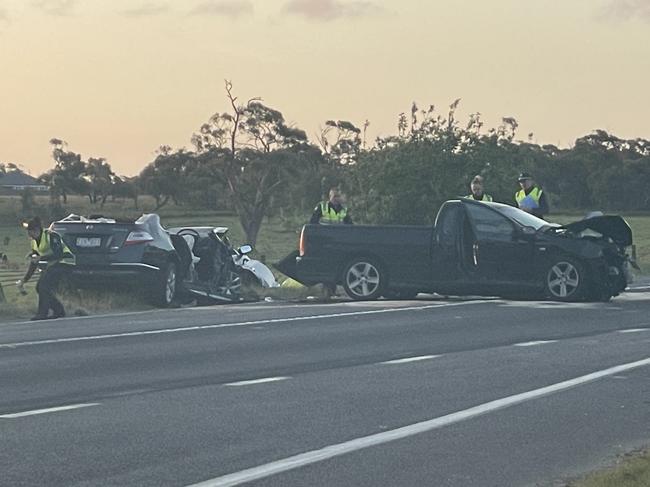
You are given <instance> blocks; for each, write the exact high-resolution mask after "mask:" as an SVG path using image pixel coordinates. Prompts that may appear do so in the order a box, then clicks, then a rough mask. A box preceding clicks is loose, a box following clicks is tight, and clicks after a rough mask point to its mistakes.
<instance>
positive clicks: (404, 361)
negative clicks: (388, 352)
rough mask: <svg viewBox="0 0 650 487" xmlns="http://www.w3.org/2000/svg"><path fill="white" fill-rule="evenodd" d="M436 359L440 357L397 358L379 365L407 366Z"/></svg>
mask: <svg viewBox="0 0 650 487" xmlns="http://www.w3.org/2000/svg"><path fill="white" fill-rule="evenodd" d="M436 357H440V355H420V356H419V357H406V358H398V359H395V360H387V361H386V362H380V363H381V364H382V365H397V364H408V363H409V362H420V361H422V360H429V359H432V358H436Z"/></svg>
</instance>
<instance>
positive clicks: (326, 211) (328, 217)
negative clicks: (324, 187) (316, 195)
mask: <svg viewBox="0 0 650 487" xmlns="http://www.w3.org/2000/svg"><path fill="white" fill-rule="evenodd" d="M320 212H321V217H320V220H319V223H327V224H331V223H343V220H344V219H345V217H346V216H347V214H348V209H347V208H346V207H345V206H343V207H341V211H339V212H338V213H337V212H335V211H334V209H332V208H330V205H329V201H322V202H321V204H320Z"/></svg>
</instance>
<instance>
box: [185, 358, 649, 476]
mask: <svg viewBox="0 0 650 487" xmlns="http://www.w3.org/2000/svg"><path fill="white" fill-rule="evenodd" d="M647 365H650V358H646V359H643V360H639V361H637V362H631V363H628V364H623V365H618V366H616V367H611V368H609V369H605V370H600V371H598V372H593V373H591V374H587V375H583V376H581V377H576V378H574V379H569V380H567V381H564V382H558V383H557V384H552V385H550V386H546V387H542V388H540V389H534V390H532V391H528V392H523V393H521V394H515V395H514V396H508V397H504V398H502V399H497V400H495V401H490V402H486V403H484V404H479V405H478V406H474V407H471V408H469V409H465V410H462V411H458V412H455V413H451V414H447V415H445V416H440V417H438V418H434V419H430V420H428V421H422V422H420V423H414V424H410V425H408V426H404V427H401V428H397V429H394V430H389V431H383V432H381V433H376V434H374V435H369V436H363V437H360V438H355V439H353V440H350V441H345V442H343V443H338V444H334V445H329V446H326V447H324V448H321V449H319V450H312V451H309V452H306V453H301V454H299V455H295V456H292V457H287V458H283V459H281V460H277V461H275V462H271V463H267V464H264V465H260V466H257V467H253V468H249V469H246V470H242V471H240V472H235V473H232V474H229V475H224V476H222V477H216V478H213V479H210V480H206V481H205V482H200V483H197V484H193V485H191V486H189V487H227V486H234V485H240V484H243V483H246V482H252V481H253V480H259V479H263V478H266V477H270V476H271V475H275V474H278V473H282V472H286V471H288V470H293V469H295V468H299V467H303V466H305V465H310V464H312V463H317V462H322V461H324V460H329V459H330V458H334V457H337V456H340V455H345V454H346V453H352V452H355V451H358V450H361V449H364V448H369V447H372V446H377V445H381V444H383V443H388V442H390V441H395V440H401V439H403V438H408V437H410V436H413V435H417V434H420V433H425V432H428V431H431V430H434V429H437V428H442V427H443V426H448V425H450V424H454V423H459V422H461V421H465V420H467V419H471V418H473V417H475V416H480V415H482V414H487V413H490V412H493V411H498V410H500V409H504V408H507V407H510V406H514V405H516V404H521V403H523V402H526V401H531V400H533V399H538V398H540V397H543V396H547V395H549V394H555V393H557V392H561V391H564V390H567V389H571V388H573V387H577V386H580V385H583V384H587V383H589V382H593V381H595V380H598V379H601V378H603V377H607V376H610V375H616V374H618V373H620V372H624V371H626V370H632V369H636V368H639V367H644V366H647Z"/></svg>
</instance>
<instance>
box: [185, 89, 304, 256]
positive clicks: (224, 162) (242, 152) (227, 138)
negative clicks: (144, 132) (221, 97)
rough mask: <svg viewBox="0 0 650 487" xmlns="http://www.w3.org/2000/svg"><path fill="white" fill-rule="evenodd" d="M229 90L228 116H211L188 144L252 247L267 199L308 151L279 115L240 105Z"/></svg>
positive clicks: (257, 104) (252, 102) (254, 102)
mask: <svg viewBox="0 0 650 487" xmlns="http://www.w3.org/2000/svg"><path fill="white" fill-rule="evenodd" d="M232 88H233V86H232V83H231V82H230V81H226V82H225V89H226V96H227V98H228V101H229V103H230V111H228V112H224V113H216V114H215V115H213V116H212V117H211V118H210V120H209V121H208V122H207V123H205V124H203V126H201V129H200V131H199V132H198V133H196V134H194V136H193V137H192V142H193V144H194V146H195V147H196V150H197V152H198V153H199V154H200V156H201V160H202V161H203V163H204V164H210V165H211V166H212V167H213V168H214V169H215V170H216V172H217V173H218V176H217V177H216V179H219V180H221V181H223V182H224V183H225V185H226V187H227V190H228V192H229V194H230V196H231V198H232V202H233V205H234V207H235V210H236V211H237V215H238V216H239V221H240V223H241V226H242V228H243V229H244V232H245V233H246V238H247V239H248V241H249V242H250V243H251V244H252V245H255V243H256V241H257V235H258V233H259V230H260V227H261V225H262V220H263V218H264V216H265V214H267V213H268V211H269V209H270V205H271V202H272V199H273V196H274V195H276V194H277V193H278V190H279V188H280V185H281V184H282V183H283V182H285V178H286V176H287V173H289V172H291V169H290V168H291V167H292V165H294V164H296V163H298V164H299V163H300V161H301V157H300V155H301V153H304V152H309V151H310V150H312V149H311V147H310V146H309V143H308V140H307V135H306V133H305V132H304V131H303V130H300V129H297V128H294V127H290V126H289V125H287V123H286V122H285V120H284V116H283V115H282V113H281V112H279V111H278V110H275V109H273V108H271V107H268V106H266V105H264V104H263V103H262V102H261V100H260V99H259V98H251V99H249V100H248V101H247V102H246V103H243V104H241V103H239V102H238V97H236V96H235V95H234V94H233V90H232Z"/></svg>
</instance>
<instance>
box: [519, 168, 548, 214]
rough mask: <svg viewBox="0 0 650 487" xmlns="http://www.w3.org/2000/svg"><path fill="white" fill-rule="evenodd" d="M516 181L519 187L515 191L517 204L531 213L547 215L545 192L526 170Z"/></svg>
mask: <svg viewBox="0 0 650 487" xmlns="http://www.w3.org/2000/svg"><path fill="white" fill-rule="evenodd" d="M517 181H518V182H519V186H520V188H521V189H520V190H519V191H517V192H516V193H515V201H516V202H517V206H518V207H519V208H520V209H522V210H524V211H525V212H527V213H530V214H531V215H535V216H536V217H538V218H544V215H547V214H548V211H549V210H548V202H547V201H546V194H545V193H544V191H543V190H542V188H540V187H539V186H538V185H537V184H536V183H535V181H534V180H533V177H532V176H531V175H530V174H529V173H527V172H522V173H521V174H520V175H519V177H518V178H517Z"/></svg>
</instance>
